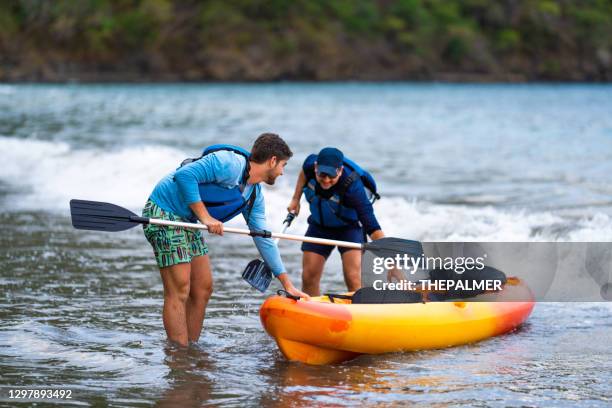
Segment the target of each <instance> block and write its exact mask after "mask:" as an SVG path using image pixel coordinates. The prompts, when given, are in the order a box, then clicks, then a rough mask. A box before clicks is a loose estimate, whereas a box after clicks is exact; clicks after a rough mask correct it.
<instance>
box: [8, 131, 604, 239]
mask: <svg viewBox="0 0 612 408" xmlns="http://www.w3.org/2000/svg"><path fill="white" fill-rule="evenodd" d="M0 149H1V150H2V151H3V152H5V155H4V156H5V157H4V162H3V164H2V166H3V171H2V172H1V173H0V183H2V184H4V185H6V186H10V188H9V189H4V190H7V191H6V192H5V194H4V197H3V201H4V202H3V207H4V209H5V210H6V211H38V210H42V211H48V212H53V213H64V214H66V215H67V214H68V202H69V200H70V199H71V198H80V199H88V200H98V201H106V202H111V203H115V204H118V205H121V206H125V207H127V208H130V209H131V210H133V211H135V212H139V211H140V209H141V208H142V206H143V204H144V202H145V201H146V199H147V197H148V196H149V194H150V192H151V191H152V189H153V187H154V186H155V184H156V183H157V182H158V181H159V180H160V179H161V178H162V177H163V176H164V175H165V174H167V173H168V172H170V171H172V170H173V169H175V168H176V166H177V164H178V163H180V162H181V160H182V159H184V158H185V157H187V156H188V155H189V154H188V153H186V152H184V151H181V150H179V149H175V148H171V147H167V146H160V145H145V146H139V147H122V148H119V149H117V150H103V149H99V148H95V149H94V148H91V149H74V148H73V147H71V146H70V145H69V144H67V143H61V142H49V141H41V140H32V139H16V138H8V137H0ZM295 176H296V175H295V174H287V175H285V176H284V177H282V178H281V179H279V182H278V183H277V185H275V186H265V187H264V191H265V192H264V194H265V195H266V211H267V214H268V217H269V226H271V227H272V229H277V228H275V227H276V226H279V227H280V225H281V223H282V220H283V219H284V216H285V214H286V206H287V204H288V202H289V199H290V197H291V195H292V193H293V183H294V180H295ZM375 209H376V214H377V217H378V220H379V222H380V224H381V226H382V227H383V229H384V231H385V233H386V234H387V235H389V236H402V237H409V238H412V239H418V240H422V241H442V240H446V241H610V240H612V219H611V218H610V216H608V215H606V214H603V213H596V214H595V215H591V216H584V217H582V218H576V217H572V218H568V217H564V216H562V215H559V214H556V213H554V212H550V211H546V212H533V211H529V210H527V209H519V210H516V209H514V210H509V209H500V208H496V207H494V206H492V205H486V206H474V205H469V206H468V205H464V204H462V205H457V204H434V203H430V202H426V201H417V200H409V199H406V198H404V197H400V196H384V197H383V199H382V200H380V201H379V202H377V203H376V204H375ZM307 214H308V209H307V203H306V202H305V201H302V213H301V214H300V216H299V217H298V218H297V220H296V222H295V226H293V227H292V230H293V231H294V232H296V233H301V232H303V231H304V230H305V228H306V218H307ZM230 225H233V226H244V221H243V220H241V219H234V220H232V221H231V222H230Z"/></svg>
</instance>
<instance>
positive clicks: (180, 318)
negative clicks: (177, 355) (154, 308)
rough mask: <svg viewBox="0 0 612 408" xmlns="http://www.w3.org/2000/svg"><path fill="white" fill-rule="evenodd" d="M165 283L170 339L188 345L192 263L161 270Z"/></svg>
mask: <svg viewBox="0 0 612 408" xmlns="http://www.w3.org/2000/svg"><path fill="white" fill-rule="evenodd" d="M159 272H160V274H161V278H162V281H163V283H164V310H163V320H164V328H165V329H166V334H167V335H168V339H169V340H170V341H173V342H175V343H178V344H179V345H181V346H187V344H188V343H187V341H188V335H187V317H186V303H187V298H188V297H189V286H190V274H191V264H189V263H181V264H177V265H172V266H168V267H166V268H161V269H160V270H159Z"/></svg>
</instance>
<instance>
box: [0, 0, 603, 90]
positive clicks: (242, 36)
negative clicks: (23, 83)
mask: <svg viewBox="0 0 612 408" xmlns="http://www.w3.org/2000/svg"><path fill="white" fill-rule="evenodd" d="M72 79H80V80H94V81H96V80H100V81H106V80H143V81H144V80H279V79H304V80H334V79H368V80H385V79H417V80H418V79H449V80H502V81H503V80H510V81H513V80H519V81H520V80H599V81H608V80H610V79H612V0H556V1H554V0H499V1H494V0H462V1H460V0H454V1H452V0H395V1H393V0H293V1H290V0H233V1H232V0H202V1H195V0H191V1H189V0H186V1H176V2H171V1H169V0H78V1H74V0H54V1H45V0H4V1H2V2H0V80H4V81H7V80H8V81H11V80H45V81H65V80H72Z"/></svg>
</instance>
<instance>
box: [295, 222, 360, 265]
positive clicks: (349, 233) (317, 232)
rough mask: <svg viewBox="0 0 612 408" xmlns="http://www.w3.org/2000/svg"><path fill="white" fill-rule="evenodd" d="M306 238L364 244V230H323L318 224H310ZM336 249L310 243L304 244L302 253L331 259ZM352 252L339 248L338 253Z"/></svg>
mask: <svg viewBox="0 0 612 408" xmlns="http://www.w3.org/2000/svg"><path fill="white" fill-rule="evenodd" d="M306 236H307V237H316V238H325V239H335V240H338V241H349V242H358V243H360V244H361V243H363V229H361V228H323V227H320V226H318V225H316V224H308V230H307V231H306ZM334 248H335V246H331V245H321V244H312V243H310V242H303V243H302V252H304V251H309V252H314V253H317V254H319V255H321V256H323V257H325V259H327V258H328V257H329V255H330V254H331V253H332V251H333V250H334ZM350 250H351V248H343V247H338V251H340V253H341V254H343V253H345V252H346V251H350Z"/></svg>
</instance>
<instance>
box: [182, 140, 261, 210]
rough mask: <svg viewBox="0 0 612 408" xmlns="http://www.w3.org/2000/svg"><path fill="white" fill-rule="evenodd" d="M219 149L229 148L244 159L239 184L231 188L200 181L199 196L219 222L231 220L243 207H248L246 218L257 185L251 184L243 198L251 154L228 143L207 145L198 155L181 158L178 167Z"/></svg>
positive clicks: (253, 201) (252, 202)
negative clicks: (244, 164) (243, 167)
mask: <svg viewBox="0 0 612 408" xmlns="http://www.w3.org/2000/svg"><path fill="white" fill-rule="evenodd" d="M220 150H229V151H231V152H234V153H236V154H239V155H241V156H243V157H244V158H245V159H246V167H245V169H244V173H243V174H242V178H241V180H240V184H239V185H237V186H235V187H232V188H226V187H223V186H220V185H218V184H214V183H201V184H200V185H199V190H200V197H201V198H202V202H203V203H204V205H205V206H206V209H207V210H208V213H209V214H210V215H211V216H212V217H214V218H216V219H217V220H219V221H221V222H226V221H229V220H231V219H232V218H234V217H235V216H237V215H238V214H240V213H241V212H242V211H243V210H244V209H245V208H248V211H249V212H248V215H247V220H248V218H249V216H250V214H251V210H252V209H253V204H254V203H255V198H256V197H257V188H258V186H253V190H252V192H251V194H250V195H249V197H248V198H247V199H245V198H244V196H243V195H242V193H243V192H244V189H245V187H246V183H247V179H248V178H249V168H250V166H249V157H250V155H251V154H250V153H249V152H248V151H247V150H246V149H243V148H242V147H239V146H233V145H229V144H216V145H212V146H208V147H207V148H205V149H204V151H203V152H202V155H201V156H200V157H196V158H189V159H185V160H183V162H182V163H181V165H180V166H179V168H181V167H183V166H185V165H187V164H189V163H192V162H194V161H197V160H200V159H201V158H203V157H204V156H206V155H208V154H211V153H214V152H218V151H220Z"/></svg>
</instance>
